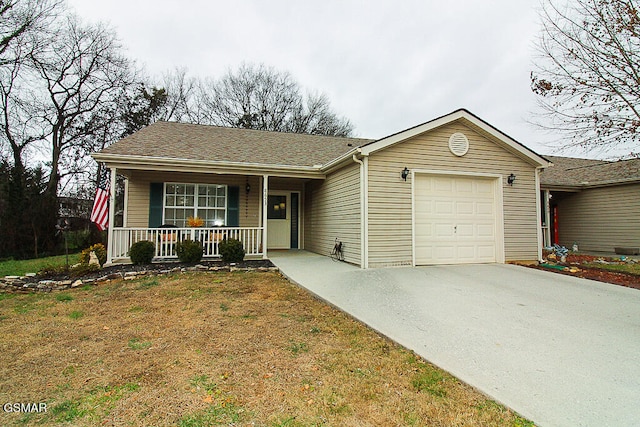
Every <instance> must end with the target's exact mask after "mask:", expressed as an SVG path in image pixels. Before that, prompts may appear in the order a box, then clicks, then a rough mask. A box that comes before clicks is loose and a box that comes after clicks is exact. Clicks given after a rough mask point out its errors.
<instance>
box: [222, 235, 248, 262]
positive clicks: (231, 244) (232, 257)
mask: <svg viewBox="0 0 640 427" xmlns="http://www.w3.org/2000/svg"><path fill="white" fill-rule="evenodd" d="M219 248H220V255H221V256H222V260H223V261H224V262H242V260H243V259H244V248H243V247H242V242H240V241H239V240H236V239H228V240H223V241H221V242H220V247H219Z"/></svg>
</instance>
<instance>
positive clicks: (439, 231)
mask: <svg viewBox="0 0 640 427" xmlns="http://www.w3.org/2000/svg"><path fill="white" fill-rule="evenodd" d="M433 228H434V231H435V232H434V233H433V235H434V236H435V237H453V231H454V230H453V227H452V226H451V225H449V224H434V226H433Z"/></svg>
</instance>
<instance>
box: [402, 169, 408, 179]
mask: <svg viewBox="0 0 640 427" xmlns="http://www.w3.org/2000/svg"><path fill="white" fill-rule="evenodd" d="M408 176H409V169H407V167H406V166H405V168H404V169H403V170H402V179H404V180H405V181H406V180H407V177H408Z"/></svg>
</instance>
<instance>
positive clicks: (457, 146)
mask: <svg viewBox="0 0 640 427" xmlns="http://www.w3.org/2000/svg"><path fill="white" fill-rule="evenodd" d="M449 150H451V152H452V153H453V154H455V155H456V156H458V157H460V156H464V155H465V154H467V151H469V140H468V139H467V137H466V136H465V135H464V134H463V133H460V132H456V133H454V134H453V135H451V136H450V137H449Z"/></svg>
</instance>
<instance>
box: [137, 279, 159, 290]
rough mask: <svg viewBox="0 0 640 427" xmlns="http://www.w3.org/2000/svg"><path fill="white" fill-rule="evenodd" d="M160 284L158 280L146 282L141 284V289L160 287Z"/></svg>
mask: <svg viewBox="0 0 640 427" xmlns="http://www.w3.org/2000/svg"><path fill="white" fill-rule="evenodd" d="M159 284H160V282H159V281H158V278H153V279H149V280H145V281H144V282H142V283H140V288H141V289H145V288H152V287H154V286H158V285H159Z"/></svg>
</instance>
